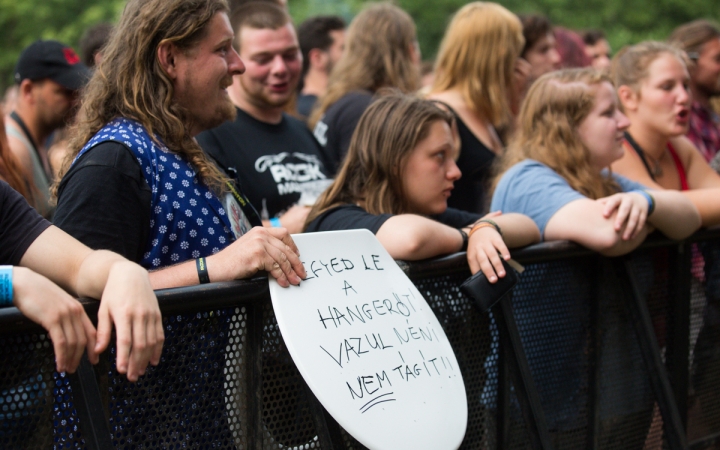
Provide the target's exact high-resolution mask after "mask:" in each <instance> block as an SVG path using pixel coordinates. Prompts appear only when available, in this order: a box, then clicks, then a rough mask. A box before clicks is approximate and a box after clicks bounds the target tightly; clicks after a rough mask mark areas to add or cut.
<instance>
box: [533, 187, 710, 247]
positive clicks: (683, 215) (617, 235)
mask: <svg viewBox="0 0 720 450" xmlns="http://www.w3.org/2000/svg"><path fill="white" fill-rule="evenodd" d="M651 194H652V195H653V197H654V198H655V203H656V207H655V211H654V212H653V213H652V215H651V216H650V218H648V208H649V203H648V201H647V200H646V199H645V198H644V197H643V196H642V195H640V194H638V193H634V192H626V193H620V194H615V195H612V196H610V197H605V198H601V199H598V200H591V199H588V198H583V199H578V200H574V201H572V202H570V203H568V204H566V205H565V206H563V207H562V208H560V209H559V210H558V211H557V212H556V213H555V214H554V215H553V216H552V217H551V218H550V220H549V221H548V223H547V226H546V228H545V239H546V240H565V239H566V240H570V241H574V242H577V243H578V244H581V245H583V246H585V247H588V248H590V249H592V250H595V251H598V252H600V253H601V254H603V255H606V256H616V255H622V254H625V253H628V252H630V251H632V250H634V249H635V248H637V247H638V246H639V245H640V244H641V243H642V241H643V240H644V239H645V237H646V236H647V235H648V234H649V233H650V232H652V231H653V230H654V228H655V227H657V228H658V229H660V231H662V232H663V233H664V234H666V235H667V236H668V237H670V238H673V239H683V238H685V237H687V236H689V235H690V234H692V233H693V232H694V231H695V230H697V229H698V228H699V227H700V216H699V214H698V212H697V210H696V209H695V207H694V206H693V205H692V204H691V203H690V202H689V201H688V200H687V199H686V198H685V197H684V196H682V195H680V194H679V193H672V192H667V191H652V192H651Z"/></svg>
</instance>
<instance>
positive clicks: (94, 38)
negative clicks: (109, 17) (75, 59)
mask: <svg viewBox="0 0 720 450" xmlns="http://www.w3.org/2000/svg"><path fill="white" fill-rule="evenodd" d="M112 31H113V26H112V24H111V23H107V22H100V23H97V24H95V25H93V26H91V27H90V28H88V29H87V30H85V32H84V33H83V35H82V37H81V38H80V57H81V59H82V62H83V63H85V65H86V66H88V67H89V68H91V69H92V68H94V67H95V66H96V65H98V64H99V63H100V61H102V49H103V47H105V44H106V43H107V41H108V39H110V34H112Z"/></svg>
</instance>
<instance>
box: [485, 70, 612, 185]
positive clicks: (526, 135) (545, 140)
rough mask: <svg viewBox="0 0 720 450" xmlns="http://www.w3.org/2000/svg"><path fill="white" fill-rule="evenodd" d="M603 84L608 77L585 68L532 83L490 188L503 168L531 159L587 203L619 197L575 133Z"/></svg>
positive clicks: (544, 77)
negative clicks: (593, 164)
mask: <svg viewBox="0 0 720 450" xmlns="http://www.w3.org/2000/svg"><path fill="white" fill-rule="evenodd" d="M602 83H609V84H611V85H612V81H611V80H610V78H609V77H608V76H607V75H604V74H603V73H601V72H599V71H597V70H594V69H590V68H585V69H565V70H560V71H557V72H550V73H548V74H545V75H543V76H542V77H540V78H539V79H538V80H537V81H535V83H533V85H532V87H531V88H530V90H529V91H528V93H527V96H526V97H525V101H524V102H523V104H522V107H521V108H520V115H519V116H518V128H517V130H516V132H515V133H516V134H515V136H514V137H513V139H512V141H511V142H510V145H509V146H508V149H507V151H506V152H505V154H504V155H503V156H502V157H501V158H500V160H499V162H498V164H497V167H496V172H497V175H496V176H495V179H494V182H493V189H494V188H495V187H496V186H497V183H498V182H499V181H500V178H502V176H503V174H504V173H505V172H506V171H507V170H508V169H510V168H511V167H512V166H514V165H515V164H517V163H519V162H521V161H524V160H526V159H533V160H535V161H538V162H540V163H542V164H544V165H546V166H548V167H550V168H551V169H552V170H554V171H555V172H556V173H557V174H558V175H560V176H561V177H563V178H564V179H565V180H566V181H567V182H568V184H569V185H570V187H571V188H573V189H575V190H576V191H578V192H580V193H581V194H583V195H584V196H586V197H588V198H591V199H598V198H602V197H606V196H608V195H612V194H614V193H616V192H618V191H619V190H620V187H619V186H618V184H617V183H616V182H615V181H614V180H613V179H612V177H610V176H606V175H604V174H602V173H600V172H598V170H597V169H596V168H594V167H593V166H592V165H591V164H590V151H589V150H588V148H587V147H586V146H585V144H583V142H582V140H581V139H580V135H579V133H578V127H579V126H580V124H581V123H582V122H583V120H585V118H586V117H587V116H588V114H590V111H591V110H592V108H593V106H594V105H595V96H596V95H595V94H596V92H597V88H598V87H599V85H601V84H602Z"/></svg>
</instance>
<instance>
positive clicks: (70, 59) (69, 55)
mask: <svg viewBox="0 0 720 450" xmlns="http://www.w3.org/2000/svg"><path fill="white" fill-rule="evenodd" d="M63 55H64V56H65V61H67V63H68V64H70V65H71V66H73V65H75V64H77V63H79V62H80V57H79V56H78V55H77V53H75V50H73V49H71V48H69V47H65V48H64V49H63Z"/></svg>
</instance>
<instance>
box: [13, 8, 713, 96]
mask: <svg viewBox="0 0 720 450" xmlns="http://www.w3.org/2000/svg"><path fill="white" fill-rule="evenodd" d="M364 3H365V1H364V0H289V8H290V13H291V14H292V16H293V19H294V20H295V23H300V22H302V21H303V20H304V19H306V18H308V17H310V16H313V15H317V14H337V15H340V16H342V17H343V18H345V19H346V20H347V21H348V22H349V21H350V20H351V19H352V17H353V16H354V15H355V14H357V12H358V11H359V10H360V9H361V8H362V6H363V4H364ZM395 3H396V4H398V5H399V6H401V7H402V8H404V9H405V10H406V11H408V12H409V13H410V15H411V16H412V17H413V18H414V19H415V21H416V23H417V28H418V40H419V41H420V48H421V49H422V52H423V56H424V58H425V59H431V58H433V57H434V56H435V53H436V52H437V47H438V44H439V42H440V39H441V38H442V35H443V33H444V32H445V27H446V26H447V23H448V21H449V19H450V16H451V15H452V14H453V12H455V11H456V10H457V9H459V8H460V7H461V6H462V5H463V4H465V3H466V2H465V1H463V0H395ZM500 3H502V4H503V5H504V6H505V7H507V8H508V9H510V10H511V11H514V12H516V13H540V14H545V15H546V16H548V17H549V18H550V20H551V21H552V22H553V23H554V24H556V25H562V26H565V27H568V28H572V29H578V30H583V29H589V28H599V29H602V30H604V31H605V33H606V34H607V36H608V38H609V41H610V44H611V45H612V47H613V49H619V48H620V47H621V46H623V45H626V44H630V43H635V42H639V41H641V40H644V39H665V38H666V37H667V36H668V34H669V33H670V32H671V31H672V29H673V28H675V27H676V26H677V25H679V24H682V23H685V22H689V21H691V20H694V19H697V18H709V19H712V20H715V21H720V5H719V4H718V2H717V0H502V1H501V2H500ZM124 4H125V0H0V42H2V43H3V44H2V51H0V88H2V89H3V90H4V88H5V87H7V86H8V85H9V84H10V83H12V70H13V67H14V65H15V61H16V60H17V57H18V55H19V54H20V51H21V50H22V49H23V48H24V47H25V46H27V45H29V44H30V43H32V42H33V41H35V40H36V39H57V40H60V41H62V42H65V43H67V44H69V45H72V46H73V47H75V48H76V49H77V48H78V41H79V40H80V37H81V36H82V33H83V32H84V31H85V29H86V28H88V27H89V26H91V25H94V24H95V23H97V22H101V21H111V22H112V21H115V20H116V19H117V17H118V16H119V14H120V12H121V11H122V8H123V6H124Z"/></svg>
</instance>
